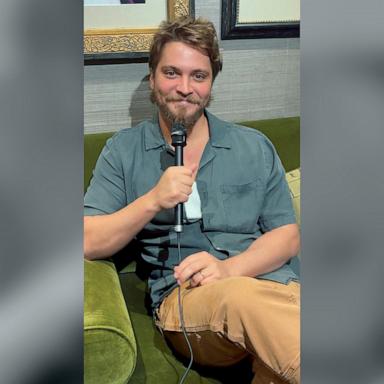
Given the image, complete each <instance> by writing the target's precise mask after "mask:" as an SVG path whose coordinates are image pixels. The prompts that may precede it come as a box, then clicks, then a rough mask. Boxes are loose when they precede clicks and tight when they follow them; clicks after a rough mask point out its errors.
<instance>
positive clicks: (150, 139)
mask: <svg viewBox="0 0 384 384" xmlns="http://www.w3.org/2000/svg"><path fill="white" fill-rule="evenodd" d="M204 114H205V116H206V117H207V119H208V125H209V136H210V143H211V145H212V147H218V148H228V149H229V148H231V141H230V138H229V135H228V130H229V129H230V124H229V123H227V122H225V121H223V120H220V119H218V118H217V117H216V116H214V115H212V114H211V113H210V112H208V111H207V110H205V111H204ZM144 140H145V149H146V150H147V151H148V150H150V149H155V148H159V147H162V146H166V142H165V139H164V137H163V134H162V132H161V129H160V125H159V117H158V115H157V113H156V114H155V115H154V117H153V119H152V121H151V122H150V124H148V129H145V130H144Z"/></svg>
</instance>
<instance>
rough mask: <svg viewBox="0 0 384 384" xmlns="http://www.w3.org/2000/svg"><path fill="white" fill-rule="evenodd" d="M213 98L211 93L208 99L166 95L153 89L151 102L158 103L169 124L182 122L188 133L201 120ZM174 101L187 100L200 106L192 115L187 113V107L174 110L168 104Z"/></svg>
mask: <svg viewBox="0 0 384 384" xmlns="http://www.w3.org/2000/svg"><path fill="white" fill-rule="evenodd" d="M163 100H164V101H163ZM211 100H212V96H211V95H209V97H208V98H207V99H200V98H197V97H193V96H188V97H177V96H164V95H163V94H162V93H161V92H160V91H159V90H154V89H152V91H151V102H152V103H153V104H156V105H157V107H158V108H159V111H160V113H161V114H162V116H163V117H164V118H165V120H167V122H168V123H169V125H170V126H172V124H174V123H181V124H182V125H183V126H184V127H185V129H186V130H187V133H189V132H190V131H191V129H192V127H193V126H194V125H195V124H196V122H197V120H199V118H200V117H201V115H202V114H203V113H204V109H205V108H206V107H208V106H209V104H210V102H211ZM174 101H176V102H177V101H187V102H189V103H191V104H193V105H197V106H198V108H197V109H196V111H195V112H193V113H192V114H190V115H187V108H185V107H181V108H178V109H177V111H176V112H172V111H171V109H170V108H169V106H168V103H170V102H174Z"/></svg>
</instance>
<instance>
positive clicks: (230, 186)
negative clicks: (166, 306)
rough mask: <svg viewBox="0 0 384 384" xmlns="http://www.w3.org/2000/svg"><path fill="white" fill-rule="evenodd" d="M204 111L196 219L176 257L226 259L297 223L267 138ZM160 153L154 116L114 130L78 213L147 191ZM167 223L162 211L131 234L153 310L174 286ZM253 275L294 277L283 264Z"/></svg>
mask: <svg viewBox="0 0 384 384" xmlns="http://www.w3.org/2000/svg"><path fill="white" fill-rule="evenodd" d="M205 114H206V116H207V118H208V123H209V133H210V139H209V141H208V143H207V145H206V147H205V149H204V153H203V156H202V158H201V161H200V165H199V169H198V173H197V177H196V184H197V189H198V192H199V195H200V200H201V213H202V219H201V220H200V221H198V222H195V223H185V226H184V231H183V233H182V236H181V248H182V258H184V257H186V256H188V255H190V254H193V253H196V252H199V251H203V250H204V251H207V252H210V253H211V254H213V255H214V256H216V257H218V258H220V259H225V258H227V257H231V256H234V255H237V254H239V253H240V252H242V251H244V250H246V249H247V248H248V247H249V246H250V245H251V243H252V242H253V241H254V240H255V239H257V238H258V237H259V236H261V235H262V234H263V233H264V232H267V231H270V230H272V229H274V228H277V227H280V226H282V225H285V224H291V223H295V222H296V220H295V215H294V210H293V207H292V202H291V197H290V193H289V189H288V185H287V183H286V180H285V170H284V168H283V166H282V164H281V161H280V159H279V158H278V155H277V153H276V151H275V149H274V147H273V145H272V143H271V142H270V141H269V140H268V139H267V138H266V137H265V136H264V135H263V134H261V133H260V132H258V131H257V130H255V129H253V128H247V127H242V126H239V125H235V124H232V123H228V122H224V121H222V120H220V119H218V118H216V117H215V116H213V115H212V114H210V113H209V112H207V111H205ZM187 145H188V141H187ZM167 156H169V149H167V144H166V142H165V140H164V137H163V136H162V133H161V130H160V127H159V123H158V120H157V119H154V120H153V121H144V122H142V123H140V124H139V125H137V126H136V127H134V128H129V129H123V130H121V131H119V132H118V133H116V134H115V135H114V136H113V137H112V138H110V139H109V140H108V141H107V143H106V145H105V147H104V149H103V151H102V152H101V154H100V157H99V159H98V161H97V164H96V167H95V170H94V173H93V178H92V180H91V183H90V186H89V188H88V190H87V193H86V195H85V215H89V216H91V215H100V214H108V213H113V212H116V211H118V210H120V209H122V208H123V207H125V206H126V205H128V204H130V203H131V202H133V201H134V200H135V199H137V198H138V197H140V196H142V195H143V194H145V193H146V192H148V191H149V190H150V189H152V188H153V187H154V186H155V184H156V183H157V182H158V180H159V179H160V177H161V175H162V174H163V172H164V170H165V169H166V166H167V164H166V163H167V161H165V159H166V158H167ZM168 165H169V164H168ZM173 225H174V210H173V209H171V210H163V211H161V212H160V213H158V214H157V215H156V216H155V217H154V218H153V219H152V220H151V221H150V222H149V223H147V225H145V227H144V228H143V230H142V231H141V232H140V233H139V234H138V235H137V240H138V242H139V244H140V246H141V256H142V258H143V260H144V261H145V262H146V263H147V264H148V265H149V266H150V269H151V273H150V278H149V288H150V291H151V297H152V302H153V307H154V308H155V307H157V306H158V305H159V304H160V303H161V300H162V299H163V298H164V296H165V295H167V294H168V293H169V292H170V291H171V290H172V289H173V288H174V287H175V286H176V282H175V279H174V278H173V267H174V266H175V265H177V264H178V263H179V261H178V258H177V244H176V234H175V233H174V232H173V231H172V228H173ZM258 278H263V279H269V280H273V281H277V282H280V283H284V284H287V283H288V282H289V281H290V280H297V279H298V276H297V275H296V274H295V273H294V272H293V270H292V269H291V267H290V266H289V263H287V264H285V265H284V266H282V267H281V268H279V269H277V270H276V271H273V272H270V273H266V274H263V275H260V276H258Z"/></svg>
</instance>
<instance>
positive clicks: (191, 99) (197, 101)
mask: <svg viewBox="0 0 384 384" xmlns="http://www.w3.org/2000/svg"><path fill="white" fill-rule="evenodd" d="M165 101H167V102H172V101H187V102H188V103H191V104H196V105H200V104H201V101H200V99H197V98H195V97H193V96H187V97H174V96H167V97H166V98H165Z"/></svg>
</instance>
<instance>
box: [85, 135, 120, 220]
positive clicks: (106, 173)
mask: <svg viewBox="0 0 384 384" xmlns="http://www.w3.org/2000/svg"><path fill="white" fill-rule="evenodd" d="M115 138H116V135H115V136H113V137H112V138H110V139H108V140H107V142H106V144H105V146H104V148H103V150H102V151H101V154H100V156H99V158H98V160H97V162H96V166H95V169H94V170H93V177H92V180H91V183H90V185H89V187H88V190H87V193H86V194H85V197H84V215H85V216H95V215H103V214H109V213H113V212H116V211H118V210H120V209H122V208H123V207H125V206H126V205H127V197H126V192H125V178H124V172H123V166H122V162H121V156H120V155H119V151H118V148H117V143H116V140H115Z"/></svg>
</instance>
